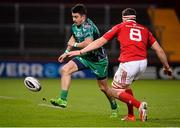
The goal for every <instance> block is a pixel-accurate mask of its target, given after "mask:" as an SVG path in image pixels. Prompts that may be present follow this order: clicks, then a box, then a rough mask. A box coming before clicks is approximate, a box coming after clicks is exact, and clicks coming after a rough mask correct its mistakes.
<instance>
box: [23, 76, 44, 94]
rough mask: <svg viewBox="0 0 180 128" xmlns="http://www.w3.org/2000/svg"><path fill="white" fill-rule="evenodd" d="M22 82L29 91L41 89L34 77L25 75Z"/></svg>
mask: <svg viewBox="0 0 180 128" xmlns="http://www.w3.org/2000/svg"><path fill="white" fill-rule="evenodd" d="M24 84H25V86H26V87H27V88H28V89H29V90H31V91H34V92H38V91H40V90H41V84H40V82H39V81H38V80H37V79H36V78H34V77H30V76H29V77H26V78H25V79H24Z"/></svg>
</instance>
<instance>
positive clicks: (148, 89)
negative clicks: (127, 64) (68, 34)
mask: <svg viewBox="0 0 180 128" xmlns="http://www.w3.org/2000/svg"><path fill="white" fill-rule="evenodd" d="M40 81H41V84H42V86H43V88H42V90H41V91H40V92H31V91H29V90H28V89H27V88H25V86H24V84H23V79H2V78H0V127H3V126H11V127H12V126H19V127H21V126H42V127H44V126H52V127H53V126H59V127H130V126H131V127H132V126H135V127H149V126H151V127H180V93H179V92H180V81H175V80H164V81H163V80H139V81H136V82H134V84H133V86H132V88H133V90H134V95H135V96H136V98H137V99H141V100H145V101H147V102H148V106H149V108H148V121H147V122H145V123H143V122H140V121H139V117H138V111H137V109H135V114H136V116H137V121H136V122H123V121H121V120H120V118H121V117H123V116H124V115H126V114H127V108H126V105H125V104H123V103H122V102H120V101H118V104H119V106H120V111H119V117H118V118H115V119H111V118H109V114H110V106H109V103H108V101H107V100H106V97H105V96H104V94H103V93H101V92H100V91H99V88H98V86H97V84H96V80H82V79H79V80H73V81H72V86H71V88H70V91H69V96H68V107H67V108H65V109H61V108H53V107H50V106H51V105H50V103H49V102H48V100H49V99H50V98H55V97H57V96H58V95H59V83H60V81H59V80H58V79H40ZM110 82H111V80H109V83H110ZM43 97H44V98H46V99H47V101H43V100H42V98H43Z"/></svg>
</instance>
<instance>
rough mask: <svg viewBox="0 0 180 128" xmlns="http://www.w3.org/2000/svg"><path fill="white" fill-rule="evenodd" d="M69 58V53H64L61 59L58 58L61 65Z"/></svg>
mask: <svg viewBox="0 0 180 128" xmlns="http://www.w3.org/2000/svg"><path fill="white" fill-rule="evenodd" d="M66 57H67V53H63V54H62V55H61V56H60V57H59V58H58V61H59V62H60V63H62V62H64V59H65V58H66Z"/></svg>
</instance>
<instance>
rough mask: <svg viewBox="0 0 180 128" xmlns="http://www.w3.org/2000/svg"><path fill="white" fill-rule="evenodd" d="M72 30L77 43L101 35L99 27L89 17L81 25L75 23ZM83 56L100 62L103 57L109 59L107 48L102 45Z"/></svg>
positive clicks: (94, 38)
mask: <svg viewBox="0 0 180 128" xmlns="http://www.w3.org/2000/svg"><path fill="white" fill-rule="evenodd" d="M71 31H72V34H73V36H74V38H75V40H76V42H77V43H80V42H82V41H84V40H85V39H86V38H92V39H93V40H96V39H97V38H99V37H100V32H99V30H98V28H97V27H96V25H95V24H94V23H93V22H92V21H91V20H90V19H89V18H87V19H86V21H85V22H84V23H83V24H82V25H81V26H77V25H75V24H73V25H72V28H71ZM81 57H82V58H84V59H87V60H90V61H94V62H98V61H100V60H102V59H107V54H106V51H105V49H104V48H103V47H101V48H99V49H97V50H94V51H91V52H88V53H86V54H83V55H81Z"/></svg>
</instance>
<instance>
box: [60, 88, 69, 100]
mask: <svg viewBox="0 0 180 128" xmlns="http://www.w3.org/2000/svg"><path fill="white" fill-rule="evenodd" d="M67 95H68V90H62V91H61V94H60V97H61V99H63V100H66V101H67Z"/></svg>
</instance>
